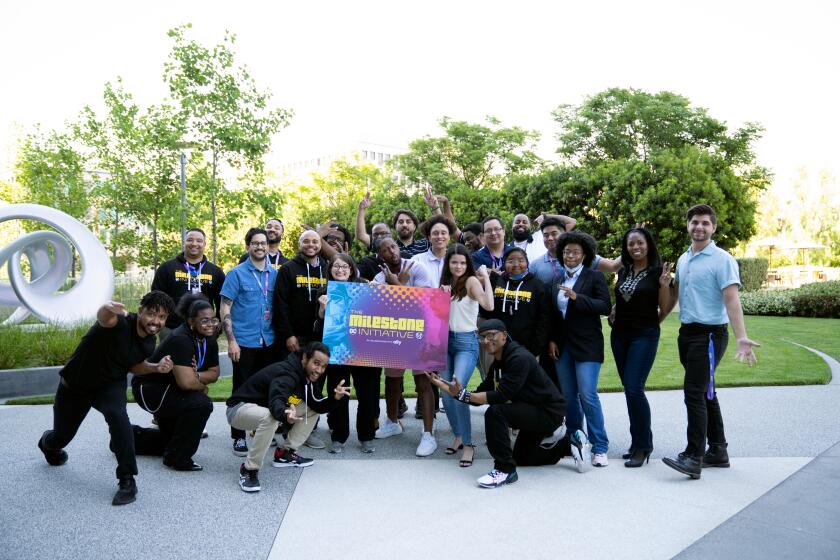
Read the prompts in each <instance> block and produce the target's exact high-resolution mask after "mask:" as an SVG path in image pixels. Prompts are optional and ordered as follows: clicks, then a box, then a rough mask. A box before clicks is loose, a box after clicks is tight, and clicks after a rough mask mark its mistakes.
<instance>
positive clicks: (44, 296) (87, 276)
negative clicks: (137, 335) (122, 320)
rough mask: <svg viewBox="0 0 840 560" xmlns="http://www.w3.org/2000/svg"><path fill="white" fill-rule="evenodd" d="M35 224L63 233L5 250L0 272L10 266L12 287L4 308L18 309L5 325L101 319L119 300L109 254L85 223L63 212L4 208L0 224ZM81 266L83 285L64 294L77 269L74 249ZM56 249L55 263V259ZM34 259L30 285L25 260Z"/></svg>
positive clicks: (5, 291)
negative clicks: (32, 317)
mask: <svg viewBox="0 0 840 560" xmlns="http://www.w3.org/2000/svg"><path fill="white" fill-rule="evenodd" d="M8 220H35V221H38V222H41V223H43V224H46V225H48V226H50V227H52V228H54V229H55V230H57V231H59V232H61V234H63V235H59V234H58V233H56V232H55V231H48V230H43V231H36V232H32V233H27V234H25V235H22V236H21V237H19V238H18V239H16V240H15V241H13V242H12V243H10V244H9V245H7V246H6V247H3V248H2V249H0V267H2V266H3V265H4V264H5V263H6V262H8V270H9V284H5V283H0V305H4V306H13V307H17V309H16V310H15V312H14V313H12V315H11V316H10V317H9V318H8V319H6V320H5V321H4V323H3V324H16V323H19V322H21V321H23V320H24V319H25V318H26V317H28V316H29V315H30V314H33V315H35V316H36V317H38V318H39V319H40V320H41V321H44V322H45V323H54V324H59V325H72V324H75V323H78V322H80V321H86V320H89V319H91V318H92V317H94V316H95V315H96V311H97V309H99V307H100V306H101V305H102V304H104V303H105V302H107V301H108V300H109V299H111V297H112V296H113V294H114V269H113V267H112V266H111V260H110V259H109V258H108V253H106V252H105V248H104V247H102V244H101V243H99V240H98V239H97V238H96V236H94V235H93V234H92V233H91V232H90V231H89V230H88V229H87V228H86V227H85V226H84V225H82V223H81V222H79V221H78V220H76V219H75V218H73V217H72V216H68V215H67V214H65V213H64V212H61V211H60V210H56V209H55V208H50V207H49V206H41V205H39V204H10V205H8V206H0V223H2V222H5V221H8ZM71 243H72V245H73V246H74V247H75V248H76V251H77V252H78V253H79V259H80V260H81V265H82V266H81V268H82V271H81V274H80V276H79V281H78V282H77V283H76V284H75V285H74V286H73V287H71V288H70V289H69V290H67V291H64V292H59V289H60V288H61V287H62V286H63V285H64V283H65V281H66V280H67V277H68V275H69V273H70V267H71V266H72V263H73V257H72V252H71V248H70V244H71ZM50 249H52V255H53V257H52V259H51V258H50ZM23 255H26V257H27V258H28V259H29V267H30V274H29V280H27V279H26V277H25V275H24V272H23V269H22V268H21V257H22V256H23Z"/></svg>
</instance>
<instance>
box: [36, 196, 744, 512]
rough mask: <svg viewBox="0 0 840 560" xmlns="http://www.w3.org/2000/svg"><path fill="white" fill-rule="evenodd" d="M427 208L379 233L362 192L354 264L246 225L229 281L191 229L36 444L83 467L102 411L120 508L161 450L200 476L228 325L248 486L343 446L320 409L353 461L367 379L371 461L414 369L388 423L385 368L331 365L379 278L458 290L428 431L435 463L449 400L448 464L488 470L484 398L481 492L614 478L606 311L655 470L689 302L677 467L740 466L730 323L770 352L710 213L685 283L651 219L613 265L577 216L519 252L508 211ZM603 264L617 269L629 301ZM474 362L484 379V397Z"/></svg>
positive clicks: (390, 405) (556, 219)
mask: <svg viewBox="0 0 840 560" xmlns="http://www.w3.org/2000/svg"><path fill="white" fill-rule="evenodd" d="M425 201H426V203H427V205H428V206H429V211H430V215H429V216H428V217H427V218H426V219H425V220H424V221H423V222H421V221H420V220H419V218H418V217H417V216H416V214H415V213H414V212H413V211H411V210H409V209H398V210H396V211H395V212H394V215H393V219H392V220H391V222H390V224H386V223H381V222H380V223H375V224H373V226H372V227H371V229H370V230H369V231H368V230H367V225H366V219H365V212H366V209H367V208H368V207H369V206H370V204H371V202H370V198H369V197H367V196H366V197H365V198H364V199H363V200H361V201H360V203H359V206H358V212H357V218H356V224H355V237H356V240H357V241H358V242H359V243H361V244H362V245H363V246H364V247H365V248H366V253H367V254H365V256H363V257H362V258H360V259H359V260H358V261H357V260H356V259H354V258H353V257H352V256H351V255H350V247H351V245H352V243H353V235H352V234H351V233H350V231H349V230H348V229H347V228H345V227H344V226H343V225H341V224H338V223H336V222H334V221H330V222H328V223H326V224H323V225H321V226H319V227H318V228H317V229H306V230H305V231H304V232H303V233H302V234H301V235H300V237H299V239H298V244H297V254H296V255H295V256H294V257H292V258H291V259H289V258H287V257H286V256H285V255H283V253H282V251H280V248H279V245H280V242H281V240H282V237H283V234H284V224H283V222H282V221H281V220H279V219H271V220H269V221H268V223H267V224H266V225H265V227H264V228H260V227H254V228H251V229H249V230H248V231H247V233H246V234H245V248H246V253H245V254H244V255H242V258H241V259H240V264H238V265H237V266H235V267H234V268H233V269H231V270H230V271H228V272H227V274H225V273H224V272H223V271H222V270H221V269H220V268H219V267H217V266H216V265H214V264H213V263H211V262H209V261H208V260H207V258H206V256H205V255H204V248H205V235H204V232H202V231H201V230H200V229H191V230H189V231H188V232H187V234H186V237H185V241H184V247H183V252H182V253H180V254H179V255H177V256H176V257H175V258H174V259H172V260H171V261H167V262H166V263H164V264H163V265H161V266H160V267H159V268H158V270H157V271H156V273H155V277H154V281H153V283H152V291H151V292H149V293H148V294H147V295H146V296H145V297H144V298H143V300H142V301H141V302H140V307H139V309H138V311H137V313H129V312H128V311H127V310H126V309H125V308H124V307H123V306H122V305H121V304H119V303H113V302H112V303H109V304H107V305H105V306H103V307H102V308H101V309H100V310H99V313H98V316H97V322H96V324H94V325H93V327H91V329H90V331H89V332H88V333H87V334H86V335H85V336H84V337H83V339H82V341H81V342H80V344H79V346H78V347H77V349H76V351H75V353H74V354H73V357H72V358H71V359H70V361H69V362H68V363H67V365H66V366H65V367H64V368H63V369H62V370H61V373H60V375H61V382H60V385H59V387H58V390H57V392H56V398H55V407H54V425H53V429H52V430H48V431H46V432H45V433H44V435H43V436H42V437H41V439H40V440H39V442H38V447H39V448H40V449H41V450H42V451H43V453H44V455H45V457H46V459H47V462H48V463H49V464H51V465H60V464H63V463H64V462H66V460H67V453H66V452H65V451H64V447H66V446H67V444H68V443H69V442H70V441H71V440H72V438H73V436H74V435H75V433H76V431H77V430H78V428H79V425H80V424H81V422H82V421H83V419H84V417H85V415H86V414H87V412H88V411H89V409H90V408H91V407H94V408H96V409H97V410H99V411H100V412H102V414H103V415H104V417H105V420H106V422H107V423H108V426H109V428H110V432H111V450H112V451H113V452H114V453H115V455H116V457H117V462H118V467H117V478H118V480H119V487H118V491H117V493H116V495H115V496H114V500H113V503H114V504H115V505H119V504H124V503H129V502H131V501H133V500H134V499H135V496H136V484H135V481H134V476H135V475H136V474H137V465H136V460H135V455H136V454H148V455H159V456H162V458H163V464H164V465H166V466H168V467H170V468H172V469H175V470H179V471H198V470H202V467H201V466H200V465H198V464H197V463H195V462H194V460H193V456H194V454H195V453H196V450H197V449H198V447H199V443H200V440H201V438H202V437H204V436H206V433H205V432H204V427H205V424H206V422H207V419H208V418H209V416H210V414H211V413H212V410H213V406H212V403H211V401H210V399H209V398H208V397H207V392H208V385H209V384H212V383H214V382H215V381H216V380H217V379H218V377H219V361H218V358H219V355H218V354H219V352H218V345H217V342H216V338H217V336H219V335H220V333H222V332H223V333H224V335H225V337H226V339H227V346H228V356H229V357H230V359H231V361H232V365H233V389H232V394H231V396H230V398H229V399H228V400H227V402H226V404H227V413H226V416H227V420H228V423H229V424H230V428H231V432H230V433H231V445H232V451H233V453H234V455H236V456H239V457H244V462H242V463H241V464H240V467H239V484H240V487H241V489H242V490H243V491H246V492H255V491H258V490H259V489H260V481H259V476H258V474H259V470H260V468H261V466H262V464H263V461H264V457H265V455H266V454H267V453H268V451H269V449H270V447H271V446H272V445H276V449H275V450H274V452H273V459H272V465H273V466H275V467H306V466H309V465H311V464H312V459H309V458H306V457H303V456H301V455H299V454H298V451H299V450H300V449H301V447H302V446H303V445H310V446H311V447H316V448H317V447H324V446H325V444H324V443H323V442H320V441H318V438H317V437H316V436H315V434H314V430H315V428H316V426H317V424H318V421H319V416H320V415H321V414H326V415H327V418H326V420H327V424H328V427H329V431H330V438H331V441H330V442H329V451H330V452H331V453H342V452H343V450H344V449H345V445H346V443H347V440H348V439H349V437H350V419H349V418H350V414H349V406H348V400H349V395H350V388H351V387H353V388H355V393H356V398H357V400H358V411H357V414H356V423H355V425H356V434H357V437H358V440H359V442H360V446H361V451H362V452H364V453H373V452H374V451H375V441H376V440H377V439H385V438H388V437H392V436H397V435H400V434H402V433H403V424H402V422H401V420H400V417H401V416H402V415H403V414H404V413H405V412H406V407H405V406H404V404H403V402H402V392H403V378H404V374H405V372H404V371H403V370H396V369H387V368H386V369H384V375H385V411H384V414H383V415H382V416H381V418H380V393H379V389H380V383H381V375H382V371H383V370H382V368H373V367H361V366H355V365H339V364H330V363H329V361H330V348H329V347H327V346H326V345H325V344H323V342H321V339H322V335H323V319H324V314H325V310H326V308H327V306H328V305H329V298H328V296H327V285H328V284H329V283H331V282H373V283H379V284H387V285H402V286H415V287H422V288H433V289H441V290H444V291H446V292H447V293H448V294H449V297H450V313H449V339H448V350H447V354H448V355H447V357H446V368H445V369H444V370H443V371H438V372H426V371H412V373H413V375H414V382H415V387H416V390H417V397H418V398H417V417H418V418H421V419H422V422H423V431H422V436H421V438H420V442H419V444H418V447H417V450H416V454H417V455H418V456H428V455H431V454H433V453H434V452H435V451H436V449H437V442H436V439H435V437H434V435H433V434H434V426H435V416H436V411H437V410H439V408H440V405H439V403H438V402H437V401H438V397H437V394H438V392H439V394H440V395H441V396H442V401H443V402H442V406H443V409H444V412H445V414H446V417H447V419H448V421H449V425H450V426H451V429H452V440H451V442H450V443H449V444H448V445H447V446H446V448H445V450H444V453H445V454H447V455H455V454H458V453H460V455H459V457H458V465H459V466H460V467H465V468H466V467H470V466H471V465H472V464H473V460H474V457H475V449H476V442H475V441H474V440H473V434H472V429H471V418H472V415H471V414H470V409H469V407H470V406H484V405H486V406H487V408H486V410H485V412H484V424H485V434H486V445H487V450H488V451H489V453H490V455H491V456H492V457H493V460H494V466H493V469H492V470H491V471H490V472H489V473H487V474H486V475H484V476H482V477H480V478H479V479H478V484H479V485H480V486H482V487H486V488H492V487H497V486H500V485H503V484H509V483H512V482H515V481H516V480H517V479H518V475H517V471H516V467H517V466H518V465H547V464H555V463H557V462H558V461H559V460H560V459H561V458H563V457H567V456H570V457H572V458H573V460H574V462H575V464H576V468H577V470H578V471H579V472H584V471H585V470H586V469H587V468H588V467H589V466H590V465H592V466H595V467H606V466H607V465H608V451H609V439H608V436H607V430H606V426H605V423H604V415H603V412H602V408H601V403H600V400H599V397H598V390H597V388H598V378H599V374H600V369H601V364H602V363H603V362H604V336H603V332H602V317H604V316H606V317H607V318H608V322H609V324H610V325H611V327H612V330H611V334H610V344H611V347H612V353H613V356H614V358H615V361H616V365H617V368H618V373H619V376H620V377H621V381H622V384H623V386H624V393H625V397H626V402H627V410H628V415H629V419H630V435H631V444H630V447H629V449H627V452H626V453H625V454H624V459H625V460H626V462H625V463H624V465H625V466H626V467H630V468H633V467H641V466H642V465H644V464H645V463H646V462H647V461H648V460H649V458H650V454H651V452H652V451H653V435H652V432H651V410H650V406H649V404H648V401H647V398H646V397H645V383H646V380H647V377H648V375H649V373H650V371H651V368H652V366H653V363H654V360H655V357H656V351H657V347H658V343H659V336H660V327H659V325H660V323H661V322H662V321H663V320H664V319H665V317H666V316H667V315H668V313H669V312H670V311H671V310H672V309H673V307H674V306H675V304H676V303H677V301H679V304H680V321H681V323H682V325H681V327H680V333H679V338H678V341H677V343H678V347H679V355H680V361H681V362H682V364H683V366H684V368H685V383H684V392H685V405H686V409H687V417H688V428H687V439H688V443H687V445H686V448H685V450H684V451H683V452H681V453H679V454H678V455H677V456H676V457H673V458H671V457H666V458H664V459H663V461H664V462H665V463H666V464H667V465H668V466H670V467H672V468H674V469H676V470H677V471H679V472H681V473H683V474H685V475H688V476H690V477H691V478H700V476H701V472H702V468H704V467H710V466H714V467H728V466H729V458H728V454H727V442H726V437H725V435H724V428H723V421H722V417H721V412H720V406H719V404H718V400H717V395H716V393H715V387H714V370H715V367H716V365H717V364H718V363H719V362H720V360H721V358H722V356H723V354H724V352H725V350H726V347H727V342H728V327H727V325H730V324H731V326H732V330H733V332H734V335H735V337H736V339H737V352H736V357H737V358H738V359H739V360H745V361H747V362H748V363H749V364H752V362H753V361H754V360H755V355H754V353H753V347H754V346H758V344H757V343H755V342H753V341H751V340H750V339H749V338H747V335H746V331H745V328H744V321H743V314H742V310H741V306H740V301H739V298H738V290H739V288H740V279H739V274H738V266H737V263H736V262H735V260H734V259H733V258H732V257H731V255H729V254H728V253H727V252H726V251H724V250H722V249H720V248H718V247H717V246H716V245H715V243H714V241H712V236H713V234H714V232H715V229H716V227H717V219H716V216H715V213H714V210H712V208H710V207H709V206H707V205H703V204H700V205H696V206H693V207H692V208H690V209H689V210H688V212H687V214H686V224H687V230H688V233H689V236H690V241H691V244H690V246H689V248H688V250H687V251H686V252H685V253H684V254H683V255H682V256H681V257H680V258H679V260H678V262H677V263H676V266H675V267H674V268H675V275H673V276H672V274H671V272H672V266H671V265H670V264H668V263H663V262H662V260H661V258H660V256H659V253H658V251H657V248H656V243H655V241H654V238H653V235H652V233H651V232H650V231H649V230H648V229H646V228H645V227H643V226H641V225H637V226H636V227H633V228H631V229H629V230H628V231H627V232H626V233H625V234H624V236H623V238H622V243H621V255H620V256H618V257H617V258H614V259H610V258H604V257H602V256H600V255H598V254H597V252H596V247H597V244H596V242H595V240H594V239H593V238H592V237H591V236H589V235H588V234H586V233H582V232H579V231H577V230H575V229H574V228H575V226H576V221H575V220H574V218H571V217H569V216H565V215H559V214H550V213H543V214H541V215H540V216H538V217H536V218H535V219H534V221H533V224H532V222H531V220H530V219H529V217H528V216H526V215H524V214H517V215H516V216H515V217H514V219H513V222H512V224H511V237H512V239H511V240H510V241H506V232H505V224H504V222H503V221H502V220H501V219H500V218H498V217H495V216H489V217H486V218H485V219H484V220H482V222H481V223H472V224H466V225H464V226H463V227H459V226H458V224H457V222H456V221H455V218H454V215H453V213H452V208H451V205H450V204H449V201H448V200H447V199H446V197H443V196H435V195H434V194H432V193H431V191H427V193H426V196H425ZM532 226H535V227H532ZM420 232H422V237H421V236H419V235H418V233H420ZM604 273H616V274H617V278H616V282H615V287H614V298H611V297H610V292H609V289H608V285H607V282H606V279H605V276H604ZM612 299H614V301H615V303H614V304H613V303H612ZM156 336H157V337H158V338H159V340H160V342H159V344H158V345H157V347H155V337H156ZM476 370H477V371H478V372H479V374H480V376H481V382H480V384H479V386H478V388H477V389H476V390H475V391H470V390H469V389H468V386H469V383H470V379H471V376H472V375H473V372H474V371H476ZM128 372H131V373H132V374H133V378H132V382H131V388H132V393H133V396H134V399H135V400H136V402H137V403H138V404H139V405H140V406H141V407H142V408H143V409H144V410H146V411H148V412H149V413H151V414H152V415H153V418H154V423H155V424H156V426H155V427H151V428H144V427H140V426H137V425H132V424H131V423H130V422H129V419H128V416H127V413H126V385H127V384H126V377H127V376H126V374H127V373H128Z"/></svg>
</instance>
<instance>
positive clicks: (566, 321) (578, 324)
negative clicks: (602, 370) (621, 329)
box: [551, 268, 612, 363]
mask: <svg viewBox="0 0 840 560" xmlns="http://www.w3.org/2000/svg"><path fill="white" fill-rule="evenodd" d="M562 285H563V278H562V277H558V278H556V279H555V280H554V282H553V283H552V285H551V340H553V341H554V343H555V344H556V345H557V347H558V348H559V349H560V352H561V353H562V352H563V350H564V349H565V350H568V351H569V354H570V355H571V356H572V358H573V359H574V360H575V361H576V362H598V363H603V362H604V334H603V332H602V330H601V315H609V314H610V309H611V308H612V303H611V301H610V292H609V290H608V289H607V281H606V279H605V278H604V275H603V274H602V273H600V272H598V271H596V270H591V269H589V268H583V269H582V270H581V273H580V276H578V279H577V281H576V282H575V285H574V286H573V287H572V290H574V291H575V293H576V294H577V299H574V300H572V299H570V300H569V305H568V307H567V308H566V316H565V317H563V314H562V313H561V312H560V308H559V307H557V294H558V293H559V292H560V286H562Z"/></svg>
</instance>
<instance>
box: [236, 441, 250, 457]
mask: <svg viewBox="0 0 840 560" xmlns="http://www.w3.org/2000/svg"><path fill="white" fill-rule="evenodd" d="M233 454H234V455H236V456H237V457H245V456H246V455H248V444H247V443H245V438H239V439H237V440H236V441H234V442H233Z"/></svg>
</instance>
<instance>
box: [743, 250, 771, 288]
mask: <svg viewBox="0 0 840 560" xmlns="http://www.w3.org/2000/svg"><path fill="white" fill-rule="evenodd" d="M735 260H737V261H738V270H739V272H740V274H741V285H742V286H743V287H744V291H745V292H754V291H756V290H760V289H761V286H762V285H763V284H764V280H765V279H766V278H767V267H768V266H769V265H770V261H768V260H767V259H765V258H763V257H758V258H745V259H735Z"/></svg>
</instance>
